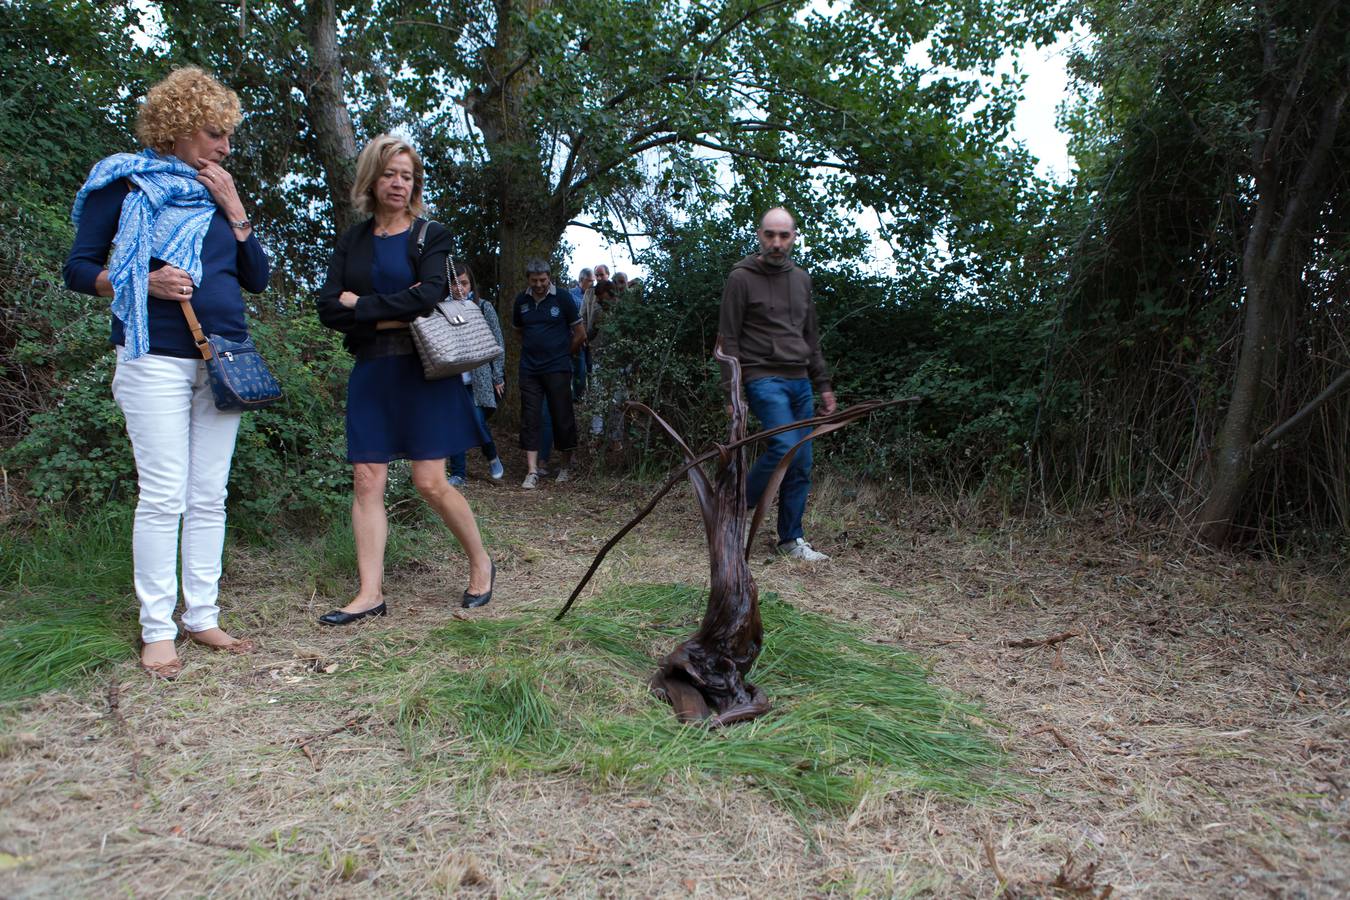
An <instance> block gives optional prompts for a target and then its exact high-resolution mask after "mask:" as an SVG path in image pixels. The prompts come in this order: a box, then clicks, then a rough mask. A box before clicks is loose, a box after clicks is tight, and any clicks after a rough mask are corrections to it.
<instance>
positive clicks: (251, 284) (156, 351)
mask: <svg viewBox="0 0 1350 900" xmlns="http://www.w3.org/2000/svg"><path fill="white" fill-rule="evenodd" d="M240 116H241V113H240V108H239V97H238V96H237V95H236V94H235V93H234V91H232V90H230V89H229V88H226V87H225V86H224V85H222V84H221V83H220V82H218V81H216V80H215V79H214V78H212V77H211V76H210V75H208V74H207V73H206V72H204V71H202V70H201V69H198V68H195V67H187V68H182V69H177V70H175V71H174V72H172V73H170V74H169V75H168V77H166V78H165V79H164V80H163V81H160V82H159V83H158V84H156V85H155V86H153V87H152V88H150V90H149V92H148V93H147V94H146V97H145V102H144V103H142V104H141V108H140V112H139V114H138V115H137V119H136V136H137V137H138V138H139V139H140V141H141V143H142V144H144V145H145V147H146V149H145V150H143V151H141V152H140V153H136V154H131V153H117V154H114V155H112V156H109V157H106V158H105V159H103V160H100V161H99V162H98V163H97V164H96V165H95V166H94V168H93V169H92V170H91V171H90V173H89V178H88V180H87V181H86V182H85V184H84V186H83V187H82V188H80V192H79V194H78V195H77V196H76V198H75V208H74V211H73V212H72V213H71V218H72V219H73V220H74V222H75V225H76V232H75V242H74V245H73V246H72V247H71V249H70V255H69V257H68V258H67V259H66V264H65V268H64V269H63V272H62V274H63V276H64V278H65V283H66V286H67V287H69V288H70V289H71V290H75V291H79V292H80V293H83V294H91V295H93V296H96V297H111V298H112V304H111V305H112V335H111V342H112V344H113V345H114V346H115V347H116V348H117V368H116V371H115V373H114V374H113V379H112V393H113V398H114V399H115V400H116V401H117V405H118V407H119V408H120V409H121V410H122V415H123V417H124V418H125V419H126V427H127V436H128V437H129V438H130V439H131V449H132V452H133V454H134V456H135V459H136V478H137V483H138V487H139V496H138V498H137V501H136V517H135V523H134V525H133V526H132V537H131V558H132V577H133V582H134V584H135V589H136V599H137V600H138V601H139V602H140V608H141V614H140V620H141V668H142V669H144V670H145V672H146V673H147V674H149V675H151V676H154V677H158V678H166V679H172V678H176V677H177V676H178V675H179V673H180V672H181V671H182V668H183V664H182V661H181V660H180V659H179V657H178V651H177V650H176V649H175V647H174V639H175V638H176V637H177V636H178V627H177V626H176V625H175V624H174V621H173V613H174V608H175V607H176V606H177V605H178V590H179V580H178V561H179V553H180V542H179V526H180V524H181V526H182V541H181V554H182V565H183V579H182V591H183V603H184V612H183V629H184V630H185V631H186V632H187V634H188V637H189V638H191V639H192V641H193V642H195V643H197V644H201V645H204V646H206V647H209V648H210V649H212V650H223V651H227V652H230V653H247V652H249V651H250V650H252V649H253V642H252V641H248V640H240V639H238V638H236V637H233V636H231V635H230V634H228V633H226V632H225V631H223V630H222V629H221V628H220V606H219V605H218V603H217V601H218V598H219V594H220V576H221V553H222V551H223V548H224V544H225V492H226V484H227V482H228V481H229V477H230V462H231V459H232V458H233V456H234V444H235V436H236V434H237V433H238V431H239V422H240V418H241V415H242V414H241V413H240V412H237V411H235V412H225V411H222V410H218V409H216V406H215V401H214V399H213V396H212V392H211V386H210V383H209V382H208V380H207V375H206V366H205V364H204V363H203V362H202V357H201V353H200V352H199V351H198V350H197V346H196V343H195V342H194V341H193V339H192V333H191V332H190V331H189V330H188V324H187V319H186V318H185V317H184V312H183V304H186V303H190V304H192V308H193V310H194V311H195V313H196V316H197V319H198V321H199V322H200V323H201V326H202V329H203V330H204V331H205V332H206V333H208V334H218V335H220V336H221V337H223V338H226V339H227V340H231V341H243V340H245V339H246V338H247V337H248V324H247V322H246V321H245V318H244V298H243V293H242V292H243V291H245V290H247V291H251V292H253V293H259V292H261V291H262V290H264V289H265V288H266V287H267V280H268V277H269V274H270V272H269V265H268V260H267V254H266V253H265V252H263V248H262V246H261V245H260V244H259V243H258V238H257V236H256V235H254V233H253V226H252V224H250V222H249V218H248V211H247V207H246V205H245V203H244V200H243V198H242V197H241V196H240V195H239V190H238V188H237V187H236V186H235V183H234V179H233V178H232V177H231V175H230V173H229V172H228V171H227V170H226V169H225V168H224V166H223V163H224V162H225V159H226V157H228V156H229V155H230V137H231V136H232V135H233V133H234V128H235V126H236V125H238V124H239V119H240Z"/></svg>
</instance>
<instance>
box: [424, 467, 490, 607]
mask: <svg viewBox="0 0 1350 900" xmlns="http://www.w3.org/2000/svg"><path fill="white" fill-rule="evenodd" d="M412 477H413V486H414V487H415V488H417V493H419V494H421V495H422V499H424V500H426V501H427V503H429V504H430V505H431V508H432V509H434V510H435V511H436V514H437V515H438V516H440V517H441V521H443V522H444V523H445V524H446V525H447V526H448V527H449V528H450V531H451V532H452V533H453V534H454V535H455V538H456V539H457V540H458V541H459V543H460V546H462V547H463V548H464V552H465V553H466V554H468V557H469V593H471V594H482V593H486V592H487V590H488V589H489V588H490V587H491V585H492V560H490V559H488V555H487V551H486V550H484V549H483V539H482V537H481V536H480V535H479V534H478V521H477V520H476V519H474V517H473V510H472V509H470V508H469V501H467V500H465V499H464V495H463V494H461V493H460V492H459V491H457V490H455V489H454V488H453V487H452V486H451V485H450V482H448V481H446V478H445V460H443V459H415V460H413V463H412Z"/></svg>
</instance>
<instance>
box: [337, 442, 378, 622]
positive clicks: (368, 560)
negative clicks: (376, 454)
mask: <svg viewBox="0 0 1350 900" xmlns="http://www.w3.org/2000/svg"><path fill="white" fill-rule="evenodd" d="M388 480H389V466H388V464H386V463H353V464H352V535H353V536H354V537H355V539H356V573H357V576H358V577H359V578H360V580H361V586H360V588H359V589H358V590H357V592H356V596H355V597H353V598H352V601H351V602H350V603H348V604H347V605H346V606H344V607H342V611H343V612H346V613H359V612H365V611H366V610H368V609H374V608H375V607H377V606H379V605H380V604H381V603H383V602H384V545H385V542H386V541H387V540H388V539H389V518H388V516H387V515H386V514H385V511H384V487H385V484H386V483H387V482H388Z"/></svg>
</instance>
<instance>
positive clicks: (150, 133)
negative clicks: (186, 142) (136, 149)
mask: <svg viewBox="0 0 1350 900" xmlns="http://www.w3.org/2000/svg"><path fill="white" fill-rule="evenodd" d="M241 118H243V113H242V112H241V111H240V108H239V95H238V94H236V93H235V92H234V91H232V90H230V89H229V88H227V87H225V85H223V84H221V83H220V82H219V81H216V80H215V79H214V78H212V77H211V76H210V75H208V74H206V72H204V71H202V70H201V69H199V68H197V67H196V66H184V67H183V68H181V69H174V70H173V71H172V72H170V73H169V75H168V77H167V78H165V79H164V80H163V81H160V82H159V83H158V84H156V85H154V86H153V87H152V88H150V90H149V91H148V92H147V93H146V95H145V100H144V102H142V103H141V109H140V112H139V113H137V115H136V137H137V138H139V139H140V142H141V143H142V144H144V145H145V146H147V147H149V148H150V149H152V150H157V151H159V152H160V153H168V152H169V151H171V150H173V142H174V140H175V139H176V138H180V137H186V136H188V135H192V134H196V133H197V132H198V131H200V130H201V129H203V128H205V127H206V126H208V125H211V126H214V127H216V128H219V129H220V130H221V131H224V132H226V133H230V132H233V131H234V127H235V126H236V125H238V124H239V120H240V119H241Z"/></svg>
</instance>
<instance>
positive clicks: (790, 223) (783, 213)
mask: <svg viewBox="0 0 1350 900" xmlns="http://www.w3.org/2000/svg"><path fill="white" fill-rule="evenodd" d="M770 223H772V227H773V228H775V229H777V228H788V229H791V230H792V231H796V230H797V220H796V219H794V218H792V213H790V212H788V211H787V207H784V206H775V207H774V208H773V209H771V210H769V211H768V212H766V213H765V214H764V217H763V218H762V219H760V220H759V227H760V228H768V227H770Z"/></svg>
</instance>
